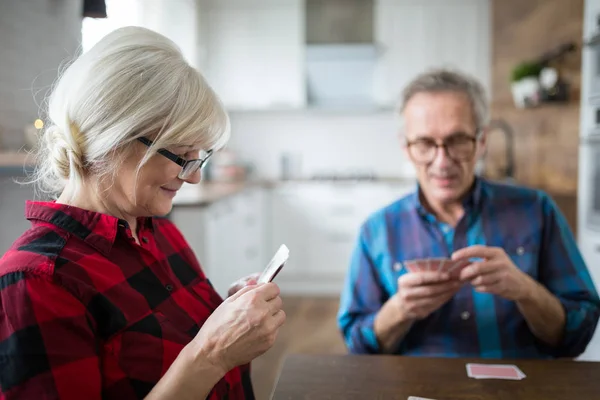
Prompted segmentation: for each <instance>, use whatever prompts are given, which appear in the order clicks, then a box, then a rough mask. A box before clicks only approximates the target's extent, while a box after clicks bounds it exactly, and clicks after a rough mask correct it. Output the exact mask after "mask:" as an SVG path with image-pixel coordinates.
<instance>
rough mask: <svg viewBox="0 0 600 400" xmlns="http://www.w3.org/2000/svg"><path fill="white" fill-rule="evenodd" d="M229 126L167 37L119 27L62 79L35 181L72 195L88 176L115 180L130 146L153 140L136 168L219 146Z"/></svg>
mask: <svg viewBox="0 0 600 400" xmlns="http://www.w3.org/2000/svg"><path fill="white" fill-rule="evenodd" d="M229 134H230V123H229V116H228V115H227V113H226V111H225V109H224V107H223V105H222V104H221V101H220V99H219V98H218V97H217V95H216V94H215V93H214V92H213V90H212V88H211V87H210V86H209V85H208V83H207V82H206V81H205V79H204V77H203V76H202V75H201V73H200V72H199V71H197V70H195V69H194V68H192V66H190V65H189V64H188V62H187V61H186V60H185V59H184V57H183V55H182V54H181V51H180V49H179V48H178V47H177V45H176V44H175V43H174V42H172V41H171V40H170V39H167V38H166V37H165V36H163V35H160V34H158V33H156V32H153V31H151V30H148V29H145V28H140V27H124V28H120V29H117V30H115V31H113V32H111V33H109V34H108V35H106V36H105V37H104V38H103V39H102V40H100V41H99V42H98V43H97V44H96V45H95V46H94V47H93V48H92V49H90V50H89V51H88V52H87V53H84V54H82V55H81V56H80V57H79V58H77V60H75V61H74V62H73V63H72V64H71V65H70V66H69V67H68V68H67V69H66V71H65V72H64V74H62V76H61V77H60V79H59V80H58V82H57V84H56V86H55V87H54V89H53V92H52V94H51V96H50V99H49V106H48V124H47V127H46V129H45V130H44V132H43V134H42V136H41V138H40V143H39V146H38V151H37V169H36V171H35V174H34V176H33V180H32V181H33V182H34V183H37V184H38V186H39V189H40V190H41V191H42V193H48V194H50V195H52V196H53V197H55V196H57V195H59V194H60V193H61V192H62V191H63V190H64V189H65V187H66V184H67V182H68V183H69V184H70V185H71V186H72V187H73V192H74V193H77V192H79V191H80V190H81V188H82V187H83V180H84V177H86V176H87V175H88V174H89V173H93V174H96V175H97V176H99V177H101V178H113V179H114V177H115V176H116V175H117V173H118V171H119V167H120V165H121V164H122V162H123V160H124V159H125V157H126V156H127V154H128V152H127V151H124V150H126V149H128V148H130V147H131V144H132V143H134V141H135V140H136V139H137V138H139V137H141V136H146V135H152V137H153V140H154V145H152V146H151V147H150V148H149V149H148V151H147V152H146V154H145V156H144V157H143V159H142V160H141V162H140V165H139V166H138V171H139V168H140V167H141V166H142V165H143V164H144V163H145V162H147V161H148V159H149V158H150V157H151V156H152V155H153V154H155V153H156V152H157V150H158V149H159V148H162V147H168V146H173V145H181V144H185V145H194V144H198V145H200V146H201V148H203V149H207V150H208V149H219V148H220V147H222V146H224V145H225V143H226V142H227V140H228V139H229Z"/></svg>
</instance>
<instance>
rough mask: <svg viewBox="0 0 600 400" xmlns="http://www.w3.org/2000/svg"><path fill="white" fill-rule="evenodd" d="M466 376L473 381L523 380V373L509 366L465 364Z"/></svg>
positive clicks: (517, 368)
mask: <svg viewBox="0 0 600 400" xmlns="http://www.w3.org/2000/svg"><path fill="white" fill-rule="evenodd" d="M467 375H468V376H469V377H470V378H475V379H511V380H521V379H523V378H525V374H524V373H523V371H521V370H520V369H519V367H517V366H516V365H509V364H471V363H469V364H467Z"/></svg>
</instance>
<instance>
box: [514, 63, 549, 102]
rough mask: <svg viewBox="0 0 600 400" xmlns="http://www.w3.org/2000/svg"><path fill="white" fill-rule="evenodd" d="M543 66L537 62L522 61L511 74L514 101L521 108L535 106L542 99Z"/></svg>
mask: <svg viewBox="0 0 600 400" xmlns="http://www.w3.org/2000/svg"><path fill="white" fill-rule="evenodd" d="M541 71H542V66H541V65H540V64H538V63H535V62H527V61H526V62H522V63H521V64H519V65H517V66H516V67H515V68H514V69H513V71H512V74H511V91H512V95H513V101H514V102H515V105H516V106H517V107H519V108H525V107H531V106H535V105H537V104H538V103H539V101H540V80H539V76H540V72H541Z"/></svg>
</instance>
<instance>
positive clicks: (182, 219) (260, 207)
mask: <svg viewBox="0 0 600 400" xmlns="http://www.w3.org/2000/svg"><path fill="white" fill-rule="evenodd" d="M264 207H265V202H264V193H263V191H262V189H260V188H251V189H247V190H245V191H242V192H241V193H238V194H236V195H233V196H229V197H227V198H224V199H221V200H219V201H216V202H214V203H211V204H209V205H207V206H205V207H196V206H186V207H177V206H176V207H175V208H174V209H173V211H172V212H171V215H170V218H171V220H172V221H173V222H174V223H175V224H176V225H177V226H178V228H179V229H180V230H181V231H182V233H183V235H184V236H185V238H186V240H187V241H188V243H189V244H190V247H191V248H192V249H193V250H194V253H195V254H196V257H198V259H199V261H200V264H201V265H202V268H203V270H204V272H205V274H206V275H207V276H208V278H209V279H210V281H211V283H212V284H213V286H214V287H215V289H216V290H217V292H219V294H221V296H226V293H227V289H228V288H229V285H230V284H231V283H233V282H234V281H236V280H237V279H239V278H242V277H244V276H247V275H250V274H252V273H254V272H260V271H262V269H263V268H264V267H265V265H266V260H265V252H264V247H265V243H264V240H265V239H264V238H265V222H264V220H265V215H264Z"/></svg>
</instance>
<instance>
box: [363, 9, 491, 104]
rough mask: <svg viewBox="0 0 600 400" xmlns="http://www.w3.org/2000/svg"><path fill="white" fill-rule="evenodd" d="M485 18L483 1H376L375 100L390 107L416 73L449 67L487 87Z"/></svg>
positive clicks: (487, 22) (486, 11)
mask: <svg viewBox="0 0 600 400" xmlns="http://www.w3.org/2000/svg"><path fill="white" fill-rule="evenodd" d="M490 27H491V18H490V2H489V0H428V1H421V0H379V1H377V2H376V5H375V38H376V41H377V43H378V45H379V46H380V48H381V56H380V60H379V63H378V66H377V69H376V72H375V88H374V92H375V98H376V101H377V102H378V103H379V104H380V105H393V104H395V102H396V100H397V98H398V94H399V92H400V90H402V88H403V87H405V86H406V84H407V83H408V82H409V81H410V80H411V79H413V78H414V77H415V76H416V75H417V74H419V73H422V72H424V71H425V70H427V69H429V68H432V67H453V68H458V69H460V70H462V71H464V72H466V73H469V74H471V75H473V76H474V77H476V78H478V79H479V80H480V81H481V82H483V84H484V86H485V87H486V89H488V92H489V89H490V52H491V36H490V31H491V28H490Z"/></svg>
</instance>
